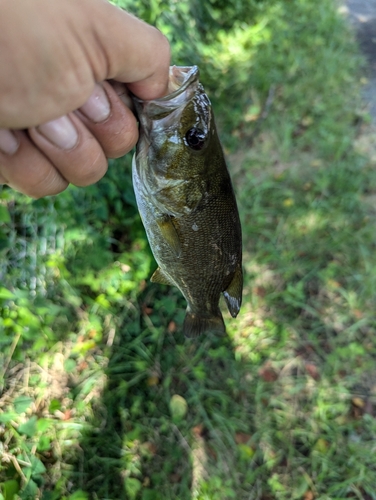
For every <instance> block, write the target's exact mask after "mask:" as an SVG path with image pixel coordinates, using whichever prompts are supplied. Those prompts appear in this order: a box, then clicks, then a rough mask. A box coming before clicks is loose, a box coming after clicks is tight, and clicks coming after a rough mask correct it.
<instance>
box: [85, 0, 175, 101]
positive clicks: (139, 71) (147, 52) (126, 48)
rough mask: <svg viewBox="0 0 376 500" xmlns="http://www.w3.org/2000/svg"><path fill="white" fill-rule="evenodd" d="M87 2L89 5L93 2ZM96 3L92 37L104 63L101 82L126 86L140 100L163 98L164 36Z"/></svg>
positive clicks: (167, 48)
mask: <svg viewBox="0 0 376 500" xmlns="http://www.w3.org/2000/svg"><path fill="white" fill-rule="evenodd" d="M90 3H91V5H93V0H90ZM96 4H97V5H96V9H98V11H97V12H95V10H96V9H93V10H94V12H93V10H92V13H93V14H94V17H93V18H92V19H93V25H94V29H95V38H96V40H97V41H98V43H99V45H100V48H101V51H102V55H103V57H104V59H105V61H106V67H105V74H104V75H102V76H103V78H101V80H108V79H113V80H117V81H119V82H123V83H126V84H127V86H128V87H129V89H130V90H131V91H132V92H133V93H134V94H135V95H137V96H138V97H140V98H141V99H155V98H157V97H161V96H163V95H165V94H166V93H167V87H168V73H169V66H170V46H169V43H168V41H167V39H166V37H165V36H164V35H162V33H161V32H160V31H159V30H157V29H156V28H154V27H153V26H150V25H149V24H147V23H145V22H143V21H141V20H140V19H138V18H136V17H135V16H133V15H132V14H129V13H128V12H125V11H123V10H121V9H120V8H118V7H115V6H114V5H112V4H110V3H109V2H107V0H97V2H96ZM109 27H110V28H111V29H110V30H109Z"/></svg>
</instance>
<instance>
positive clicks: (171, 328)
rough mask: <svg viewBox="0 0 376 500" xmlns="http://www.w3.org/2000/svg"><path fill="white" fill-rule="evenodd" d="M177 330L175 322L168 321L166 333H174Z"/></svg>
mask: <svg viewBox="0 0 376 500" xmlns="http://www.w3.org/2000/svg"><path fill="white" fill-rule="evenodd" d="M176 330H177V326H176V323H175V321H170V322H169V324H168V327H167V331H168V333H175V332H176Z"/></svg>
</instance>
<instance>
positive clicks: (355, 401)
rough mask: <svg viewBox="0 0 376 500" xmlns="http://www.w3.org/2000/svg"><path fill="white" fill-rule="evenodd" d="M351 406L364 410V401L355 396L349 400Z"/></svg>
mask: <svg viewBox="0 0 376 500" xmlns="http://www.w3.org/2000/svg"><path fill="white" fill-rule="evenodd" d="M351 402H352V404H353V405H354V406H356V407H358V408H364V407H365V405H366V403H365V401H364V399H362V398H359V397H357V396H355V397H354V398H352V400H351Z"/></svg>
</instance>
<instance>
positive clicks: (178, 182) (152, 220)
mask: <svg viewBox="0 0 376 500" xmlns="http://www.w3.org/2000/svg"><path fill="white" fill-rule="evenodd" d="M198 76H199V71H198V68H197V67H196V66H193V67H176V66H173V67H172V68H171V69H170V86H171V88H172V92H171V93H170V94H169V95H167V96H165V97H163V98H160V99H155V100H153V101H141V100H140V99H138V98H136V97H134V98H133V99H134V102H135V106H136V110H137V114H138V118H139V121H140V139H139V142H138V144H137V149H136V154H135V157H134V160H133V169H132V170H133V185H134V190H135V194H136V200H137V205H138V208H139V212H140V214H141V218H142V221H143V224H144V227H145V230H146V234H147V237H148V240H149V243H150V246H151V249H152V252H153V254H154V257H155V259H156V261H157V263H158V265H159V267H158V269H157V271H156V272H155V273H154V275H153V276H152V278H151V279H152V281H154V282H158V283H163V284H169V285H175V286H177V287H178V288H179V290H180V291H181V292H182V294H183V295H184V297H185V299H186V301H187V312H186V317H185V320H184V326H183V330H184V334H185V335H186V336H187V337H194V336H198V335H201V334H202V333H208V332H215V333H224V332H225V325H224V322H223V317H222V314H221V311H220V309H219V299H220V295H221V293H223V295H224V297H225V300H226V303H227V307H228V309H229V311H230V313H231V315H232V316H233V317H236V315H237V314H238V312H239V309H240V305H241V300H242V284H243V275H242V266H241V259H242V244H241V227H240V220H239V214H238V209H237V205H236V200H235V195H234V191H233V188H232V184H231V179H230V176H229V173H228V170H227V167H226V163H225V159H224V155H223V151H222V147H221V144H220V141H219V138H218V135H217V132H216V128H215V123H214V118H213V113H212V109H211V104H210V101H209V99H208V97H207V95H206V93H205V91H204V88H203V87H202V85H201V84H200V83H199V81H198Z"/></svg>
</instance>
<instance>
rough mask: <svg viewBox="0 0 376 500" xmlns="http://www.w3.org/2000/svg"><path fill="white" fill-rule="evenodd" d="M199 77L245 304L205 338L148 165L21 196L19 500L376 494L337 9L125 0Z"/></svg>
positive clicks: (5, 218) (14, 383)
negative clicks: (223, 329)
mask: <svg viewBox="0 0 376 500" xmlns="http://www.w3.org/2000/svg"><path fill="white" fill-rule="evenodd" d="M117 3H118V4H120V5H122V6H124V7H126V8H129V9H133V11H134V12H135V13H137V14H138V15H140V16H141V17H143V18H144V19H145V20H146V21H148V22H151V23H155V24H156V25H157V26H158V27H159V28H160V29H161V30H162V31H163V32H164V33H166V35H167V36H168V37H169V38H170V40H171V43H172V48H173V58H174V59H173V60H174V62H175V63H178V64H184V65H190V64H194V63H195V64H199V66H200V69H201V73H202V82H203V83H204V85H205V88H206V89H207V91H208V93H209V96H210V97H211V99H212V101H213V105H214V108H215V114H216V117H217V121H218V122H219V124H220V128H221V130H222V134H221V136H222V140H223V143H224V146H225V149H226V152H227V155H228V159H229V164H230V169H231V172H232V176H233V179H234V183H235V188H236V191H237V195H238V202H239V208H240V212H241V218H242V224H243V232H244V254H245V255H244V268H245V274H246V282H245V290H244V305H243V307H242V311H241V314H240V315H239V317H238V319H236V320H232V319H230V318H229V316H228V315H227V316H226V318H227V319H226V322H227V327H228V336H226V337H224V338H212V337H204V338H200V339H198V340H197V341H188V340H186V339H184V338H183V336H182V333H181V325H182V319H183V317H184V309H185V303H184V300H183V299H182V298H181V296H180V294H179V292H178V291H177V290H175V289H173V288H170V287H164V286H160V285H155V284H151V283H150V282H149V277H150V275H151V273H152V271H153V269H154V268H155V263H154V261H153V258H152V255H151V253H150V250H149V247H148V244H147V241H146V239H145V234H144V231H143V228H142V225H141V223H140V220H139V216H138V213H137V210H136V206H135V201H134V196H133V191H132V186H131V180H130V158H129V157H126V158H123V159H121V160H117V161H111V162H110V168H109V172H108V174H107V175H106V177H105V178H104V179H103V180H102V181H101V182H99V183H98V184H96V185H95V186H91V187H89V188H86V189H78V188H74V187H70V188H69V189H68V190H67V191H66V192H64V193H63V194H61V195H59V196H56V197H54V198H48V199H42V200H37V201H32V200H29V199H27V198H26V197H23V196H21V195H19V194H17V193H15V192H13V191H11V190H10V189H8V188H6V187H4V188H3V189H2V190H1V191H0V221H1V226H0V255H1V260H0V499H1V500H13V499H14V500H16V499H22V500H29V499H42V500H60V499H66V500H68V499H69V500H82V499H89V498H90V499H101V500H104V499H107V500H120V499H130V500H162V499H163V500H169V499H171V500H175V499H178V500H191V499H192V500H193V499H197V500H217V499H221V500H227V499H232V498H237V499H238V500H243V499H244V500H246V499H247V500H248V499H249V500H256V499H257V500H274V499H278V500H287V499H304V500H313V499H320V500H329V499H336V500H339V499H345V498H358V499H365V500H366V499H367V500H369V499H375V498H376V481H375V478H376V454H375V452H374V451H375V438H376V420H375V416H376V369H375V356H376V335H375V333H376V319H375V313H374V311H375V308H376V294H375V292H374V290H375V289H376V252H375V249H376V236H375V235H376V231H375V215H376V212H375V209H374V206H373V205H372V201H373V200H374V199H375V193H376V173H375V169H374V168H373V167H374V153H373V152H372V150H370V142H369V140H368V138H367V135H366V134H367V130H368V127H369V126H368V125H367V115H365V114H364V113H363V112H362V110H361V107H360V103H359V81H358V80H359V79H360V76H359V75H360V71H361V70H360V63H361V61H360V60H359V57H358V55H357V49H356V46H355V43H354V40H353V37H352V34H351V33H350V32H349V29H348V28H347V26H346V24H345V22H344V20H343V19H342V18H341V16H340V15H339V14H338V12H337V10H336V4H334V3H333V2H332V1H331V0H322V1H321V2H319V3H318V2H316V1H314V0H273V1H271V0H249V1H248V2H242V1H240V0H231V1H222V0H211V1H210V2H200V1H198V0H192V1H191V2H188V1H180V2H176V1H175V0H154V1H153V2H146V0H137V1H133V2H130V0H124V1H123V2H121V1H120V0H119V1H118V2H117Z"/></svg>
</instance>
